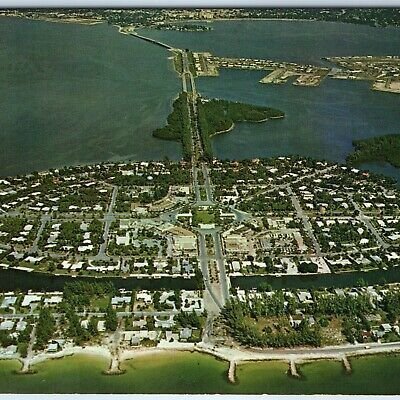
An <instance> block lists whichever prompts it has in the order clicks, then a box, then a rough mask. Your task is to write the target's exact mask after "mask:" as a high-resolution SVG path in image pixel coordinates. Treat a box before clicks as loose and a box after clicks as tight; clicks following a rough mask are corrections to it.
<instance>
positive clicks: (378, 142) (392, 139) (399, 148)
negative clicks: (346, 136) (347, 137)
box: [347, 134, 400, 168]
mask: <svg viewBox="0 0 400 400" xmlns="http://www.w3.org/2000/svg"><path fill="white" fill-rule="evenodd" d="M353 146H354V147H355V151H354V152H353V153H351V154H349V156H348V157H347V162H348V163H349V164H350V165H359V164H362V163H366V162H374V161H381V162H382V161H383V162H387V163H389V164H391V165H392V166H394V167H396V168H400V135H399V134H394V135H383V136H377V137H373V138H369V139H363V140H355V141H353Z"/></svg>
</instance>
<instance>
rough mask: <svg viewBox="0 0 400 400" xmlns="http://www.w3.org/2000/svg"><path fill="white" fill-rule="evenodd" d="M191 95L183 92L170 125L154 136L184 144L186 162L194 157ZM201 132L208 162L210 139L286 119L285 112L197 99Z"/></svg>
mask: <svg viewBox="0 0 400 400" xmlns="http://www.w3.org/2000/svg"><path fill="white" fill-rule="evenodd" d="M187 101H188V94H187V93H185V92H182V93H181V94H180V95H179V96H178V98H177V99H176V100H175V101H174V103H173V106H172V107H173V110H172V113H171V114H170V115H169V116H168V118H167V125H166V126H165V127H163V128H159V129H156V130H155V131H154V132H153V136H154V137H156V138H159V139H165V140H176V141H180V142H181V143H182V146H183V155H184V158H185V159H186V160H188V159H190V156H191V152H192V149H191V124H190V115H189V107H188V103H187ZM197 114H198V115H197V117H198V128H199V133H200V136H201V141H202V144H203V147H204V156H205V158H208V159H210V158H212V157H213V152H212V146H211V140H210V138H211V137H212V136H214V135H217V134H220V133H225V132H229V131H231V130H232V129H233V128H234V127H235V122H265V121H267V120H268V119H278V118H283V117H284V116H285V113H284V112H283V111H280V110H277V109H274V108H269V107H260V106H255V105H252V104H245V103H239V102H234V101H228V100H220V99H206V98H203V97H200V96H199V97H198V99H197Z"/></svg>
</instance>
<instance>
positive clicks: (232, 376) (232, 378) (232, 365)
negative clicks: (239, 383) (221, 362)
mask: <svg viewBox="0 0 400 400" xmlns="http://www.w3.org/2000/svg"><path fill="white" fill-rule="evenodd" d="M228 380H229V382H230V383H235V382H236V360H231V361H229V369H228Z"/></svg>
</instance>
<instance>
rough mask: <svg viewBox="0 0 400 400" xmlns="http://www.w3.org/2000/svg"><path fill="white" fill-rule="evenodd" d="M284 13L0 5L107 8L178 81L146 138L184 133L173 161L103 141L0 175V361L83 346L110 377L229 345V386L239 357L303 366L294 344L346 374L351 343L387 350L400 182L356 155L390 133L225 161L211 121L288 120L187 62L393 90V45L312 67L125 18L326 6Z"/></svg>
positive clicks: (216, 69)
mask: <svg viewBox="0 0 400 400" xmlns="http://www.w3.org/2000/svg"><path fill="white" fill-rule="evenodd" d="M293 12H294V11H293V10H292V11H290V10H287V11H283V10H280V11H278V10H275V11H271V10H270V11H269V12H268V11H267V10H264V11H260V10H222V9H221V10H186V11H185V10H183V11H179V12H178V11H176V10H150V9H149V10H139V11H138V10H136V11H128V10H125V11H124V10H121V11H120V12H114V11H113V10H100V9H99V10H78V9H77V10H75V11H73V12H67V11H66V12H64V11H63V10H57V11H45V10H44V11H41V10H25V11H15V10H6V11H3V12H2V13H1V15H8V16H10V15H11V16H13V17H24V18H29V19H42V20H46V21H50V22H54V21H61V22H66V23H79V24H87V25H91V24H97V23H103V22H105V21H106V22H108V23H109V24H111V25H114V26H118V28H119V33H120V34H121V35H122V34H123V35H129V38H127V36H124V37H123V38H124V40H125V39H129V40H130V39H132V37H134V39H135V40H139V41H146V42H147V43H146V45H148V44H149V43H151V46H153V45H155V46H157V49H158V50H160V47H161V48H163V51H165V53H167V51H168V55H169V57H168V63H170V64H169V69H170V71H169V72H171V70H172V68H171V63H173V67H174V71H175V72H176V73H177V76H175V78H178V79H177V83H178V84H177V86H178V87H179V93H178V94H177V96H176V97H175V98H174V100H173V101H171V107H170V108H171V111H170V114H169V115H168V116H167V120H166V122H165V125H164V126H163V127H159V128H156V129H155V130H153V131H152V137H151V138H152V139H154V138H156V139H162V140H169V141H175V142H178V143H179V144H180V145H181V146H182V152H181V153H179V154H180V156H179V157H177V158H175V159H174V160H175V161H171V160H170V159H169V158H168V157H165V158H164V159H163V160H161V159H160V160H157V161H156V160H154V159H153V161H150V160H148V161H138V159H139V160H143V159H145V158H144V157H143V158H138V159H136V161H131V158H128V157H126V158H123V157H115V158H110V159H109V160H112V161H104V162H101V163H96V164H84V163H82V164H81V165H80V164H77V163H76V164H75V165H73V166H71V164H74V163H72V162H71V163H70V166H64V167H61V166H60V167H54V168H50V169H48V170H42V171H35V172H31V173H29V174H20V175H14V176H4V177H2V178H0V275H1V276H2V280H1V285H0V286H1V288H0V359H1V360H14V361H15V360H18V361H19V363H20V365H21V368H20V370H19V371H16V372H17V373H19V374H34V373H36V370H35V368H34V366H35V365H36V364H38V363H40V362H42V361H45V360H49V359H58V358H63V357H64V356H69V355H76V354H80V355H95V356H102V357H106V358H107V360H108V361H109V364H108V367H107V369H106V370H104V371H103V373H104V374H107V375H120V374H123V373H125V372H126V371H125V370H124V369H123V365H124V362H125V361H126V360H129V359H133V358H134V357H135V356H136V355H138V354H145V353H147V354H149V353H150V354H154V352H161V351H166V350H168V351H182V352H183V351H185V352H192V353H194V352H198V353H205V354H209V355H212V356H214V357H215V358H217V359H219V360H224V361H228V362H229V367H228V370H227V371H226V372H227V376H226V380H227V382H230V384H237V383H238V382H237V381H238V378H237V366H238V365H239V364H240V363H244V362H248V361H261V360H275V361H276V360H279V361H280V362H282V361H283V362H285V363H287V364H288V365H287V367H288V369H287V373H288V375H291V376H292V377H293V378H302V376H301V373H299V371H298V369H297V368H298V367H297V366H298V365H299V364H301V363H304V362H308V361H309V360H320V359H329V360H332V359H333V360H335V361H339V362H340V363H341V365H342V366H343V368H344V370H345V371H346V372H351V371H352V361H351V360H352V359H353V358H352V357H358V356H362V355H376V354H378V353H391V352H399V351H400V323H399V321H400V284H399V282H400V269H399V268H400V191H399V186H398V182H396V179H392V178H390V177H388V176H384V175H379V174H378V173H373V172H371V171H369V170H366V169H365V168H363V165H364V166H365V163H364V162H369V161H371V162H374V161H378V162H387V164H388V165H389V166H391V167H394V168H395V167H396V166H398V154H399V152H400V147H399V145H398V143H399V142H398V141H399V137H398V135H396V134H387V135H381V136H377V137H375V138H374V137H367V139H366V140H365V141H363V140H358V141H357V140H354V141H353V147H355V150H354V149H353V150H354V152H353V153H350V154H347V159H346V162H333V161H326V160H323V159H314V158H311V157H300V156H296V155H290V156H289V155H285V156H277V157H271V158H266V157H265V158H262V157H260V158H255V157H252V158H249V159H241V160H234V159H226V160H222V159H219V158H217V157H215V155H214V153H213V150H214V149H213V146H212V144H211V139H212V137H214V136H216V135H220V134H225V133H228V132H230V131H232V130H233V129H235V123H242V122H244V123H248V124H251V123H260V124H264V123H265V124H266V125H267V126H268V124H273V123H274V122H273V120H279V121H287V119H286V120H285V119H284V118H287V115H288V114H289V113H288V112H287V113H285V111H281V110H278V109H275V108H270V107H267V106H259V105H258V106H257V105H251V104H245V103H241V102H239V101H230V100H224V99H223V98H216V97H215V98H208V97H206V96H202V95H201V94H200V93H199V92H198V91H197V88H196V78H198V77H203V76H204V77H218V75H219V74H220V71H221V69H239V70H253V71H259V72H262V74H263V75H264V74H265V75H264V76H263V77H262V78H261V80H260V81H259V82H260V83H261V84H264V85H283V84H293V85H295V86H298V87H318V86H320V85H321V84H322V82H324V80H325V79H345V80H363V81H367V82H370V83H371V89H372V90H374V91H381V92H390V93H397V94H398V93H400V75H399V74H400V58H399V56H394V55H387V56H370V55H362V56H342V57H325V58H321V59H320V60H321V62H320V65H311V64H308V63H307V64H301V63H297V62H292V61H272V60H268V59H261V58H243V57H242V58H233V57H224V56H215V55H213V54H212V53H210V52H200V51H197V52H195V51H192V50H190V49H186V48H185V49H183V48H182V49H181V48H176V47H174V46H172V45H169V44H167V43H164V39H162V40H161V39H154V38H151V37H147V36H145V35H144V34H141V33H138V31H137V29H138V28H143V27H146V28H150V29H155V30H172V31H180V32H192V33H198V34H199V35H203V33H202V32H206V31H209V30H212V29H213V28H212V26H209V25H207V24H208V21H209V20H213V19H225V18H226V19H236V18H255V19H257V18H266V17H271V16H272V17H273V18H275V17H279V18H282V17H285V15H286V13H289V14H290V16H291V17H293V18H294V19H302V18H305V19H313V20H314V19H316V20H324V21H325V20H331V19H329V18H331V17H332V18H334V19H333V20H336V18H339V16H338V15H337V14H335V12H332V13H328V14H326V15H327V16H325V14H324V13H317V14H315V13H311V12H309V11H307V10H297V11H296V13H295V14H291V13H293ZM271 13H272V14H271ZM328 16H329V18H328ZM341 18H342V19H340V20H341V21H343V22H354V18H355V19H356V20H357V21H358V22H357V23H358V24H367V25H371V24H372V25H374V26H375V25H378V26H386V25H396V21H397V20H391V19H390V18H389V17H388V16H387V14H385V13H383V12H382V13H381V12H379V10H378V11H376V13H375V14H374V13H372V14H371V15H368V16H366V15H365V14H364V13H363V11H360V10H359V11H357V10H356V9H355V10H352V11H351V10H350V11H348V12H345V13H343V14H341ZM17 19H18V18H17ZM193 21H195V22H196V24H193V23H192V22H193ZM200 22H201V24H200ZM114 33H115V34H116V35H117V36H118V37H119V38H121V37H122V36H121V35H119V34H118V33H117V32H114ZM165 42H167V40H165ZM166 59H167V58H166ZM172 73H173V72H172ZM221 74H222V73H221ZM260 77H261V74H260ZM258 79H259V78H258ZM175 83H176V82H175ZM337 83H338V82H337ZM259 87H261V88H262V89H265V88H267V87H268V88H269V89H270V88H271V86H261V85H260V86H259ZM276 88H277V87H275V89H276ZM293 90H296V91H297V90H299V91H301V90H302V89H301V88H299V89H293ZM303 90H308V89H303ZM310 90H314V89H310ZM380 95H382V96H386V95H387V96H390V97H391V98H393V97H394V98H397V96H392V95H391V94H388V93H380V94H379V96H380ZM371 96H378V94H377V93H371ZM149 136H150V134H149ZM129 140H131V139H129ZM154 140H155V139H154ZM383 153H384V154H383ZM279 154H282V153H279ZM285 154H286V153H285ZM288 154H289V153H288ZM133 159H135V158H133ZM343 159H344V158H343ZM115 160H121V161H115ZM128 160H129V161H128ZM176 160H180V161H176ZM66 164H68V163H66ZM60 165H65V164H60ZM232 386H233V385H232Z"/></svg>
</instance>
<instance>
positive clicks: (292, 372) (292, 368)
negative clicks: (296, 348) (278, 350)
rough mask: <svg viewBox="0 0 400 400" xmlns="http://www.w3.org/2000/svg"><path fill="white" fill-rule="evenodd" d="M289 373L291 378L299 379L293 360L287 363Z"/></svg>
mask: <svg viewBox="0 0 400 400" xmlns="http://www.w3.org/2000/svg"><path fill="white" fill-rule="evenodd" d="M289 372H290V375H291V376H293V377H295V378H300V374H299V373H298V372H297V367H296V363H295V361H294V359H291V360H290V362H289Z"/></svg>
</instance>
